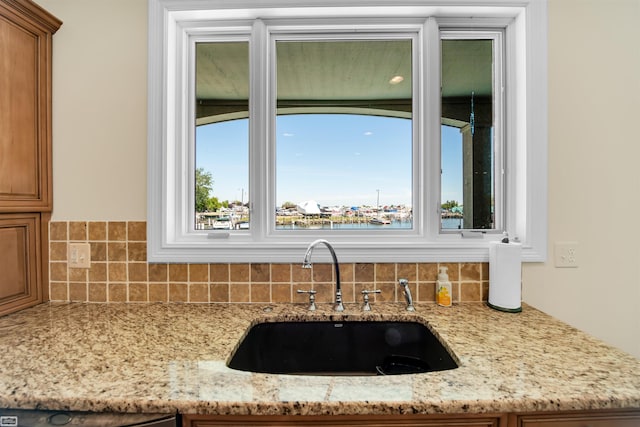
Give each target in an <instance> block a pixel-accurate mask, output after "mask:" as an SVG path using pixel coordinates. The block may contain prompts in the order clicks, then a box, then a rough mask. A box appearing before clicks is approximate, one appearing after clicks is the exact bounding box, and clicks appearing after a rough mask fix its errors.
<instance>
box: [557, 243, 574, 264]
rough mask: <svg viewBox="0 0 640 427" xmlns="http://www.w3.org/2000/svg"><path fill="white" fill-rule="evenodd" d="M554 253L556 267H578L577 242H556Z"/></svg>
mask: <svg viewBox="0 0 640 427" xmlns="http://www.w3.org/2000/svg"><path fill="white" fill-rule="evenodd" d="M554 253H555V266H556V267H558V268H577V267H578V242H556V244H555V248H554Z"/></svg>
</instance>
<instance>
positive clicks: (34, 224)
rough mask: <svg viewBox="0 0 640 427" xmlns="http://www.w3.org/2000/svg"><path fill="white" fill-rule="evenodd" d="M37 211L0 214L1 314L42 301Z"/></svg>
mask: <svg viewBox="0 0 640 427" xmlns="http://www.w3.org/2000/svg"><path fill="white" fill-rule="evenodd" d="M40 236H41V233H40V214H37V213H36V214H4V215H0V315H3V314H7V313H11V312H14V311H17V310H20V309H22V308H26V307H29V306H32V305H34V304H37V303H39V302H42V291H41V286H39V284H40V281H41V277H40V261H41V253H40Z"/></svg>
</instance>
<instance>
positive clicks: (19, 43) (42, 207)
mask: <svg viewBox="0 0 640 427" xmlns="http://www.w3.org/2000/svg"><path fill="white" fill-rule="evenodd" d="M59 26H60V21H58V20H57V19H56V18H54V17H53V16H51V15H49V14H48V13H47V12H45V11H44V10H43V9H42V8H40V7H39V6H37V5H36V4H34V3H32V2H30V1H27V0H0V94H2V96H0V212H43V211H48V212H50V211H51V208H52V194H51V192H52V185H51V38H52V35H53V33H54V32H55V31H56V30H57V29H58V27H59Z"/></svg>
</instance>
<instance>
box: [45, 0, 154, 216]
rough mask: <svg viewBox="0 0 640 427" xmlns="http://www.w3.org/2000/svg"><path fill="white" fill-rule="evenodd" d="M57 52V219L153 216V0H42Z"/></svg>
mask: <svg viewBox="0 0 640 427" xmlns="http://www.w3.org/2000/svg"><path fill="white" fill-rule="evenodd" d="M38 4H40V5H41V6H43V7H44V8H45V9H47V10H48V11H49V12H51V13H52V14H54V15H55V16H57V17H58V18H59V19H61V20H62V21H63V24H62V27H61V28H60V30H58V32H57V33H56V34H55V35H54V38H53V43H54V48H53V50H54V54H53V144H54V147H53V194H54V204H53V208H54V211H53V220H74V219H78V220H111V221H118V220H131V221H134V220H145V219H146V216H147V212H146V209H147V203H146V202H147V201H146V198H147V195H146V191H147V190H146V179H147V158H146V156H147V149H146V144H147V140H146V138H147V28H148V26H147V2H146V0H106V1H103V0H42V1H38Z"/></svg>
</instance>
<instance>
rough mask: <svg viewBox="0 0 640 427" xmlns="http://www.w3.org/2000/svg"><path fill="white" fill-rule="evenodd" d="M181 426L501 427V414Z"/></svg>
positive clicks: (223, 420) (240, 420)
mask: <svg viewBox="0 0 640 427" xmlns="http://www.w3.org/2000/svg"><path fill="white" fill-rule="evenodd" d="M182 425H183V427H239V426H242V427H263V426H270V427H297V426H325V427H329V426H330V427H347V426H368V427H386V426H395V427H501V426H506V416H502V415H380V416H368V415H340V416H333V415H322V416H298V415H296V416H245V415H223V416H211V415H183V417H182Z"/></svg>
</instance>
